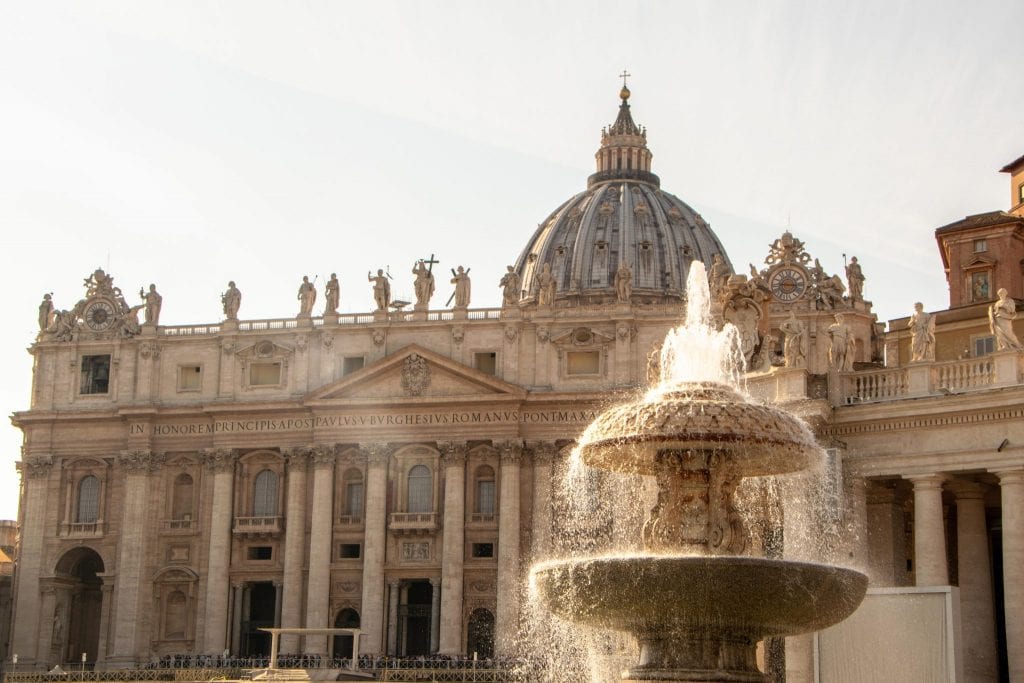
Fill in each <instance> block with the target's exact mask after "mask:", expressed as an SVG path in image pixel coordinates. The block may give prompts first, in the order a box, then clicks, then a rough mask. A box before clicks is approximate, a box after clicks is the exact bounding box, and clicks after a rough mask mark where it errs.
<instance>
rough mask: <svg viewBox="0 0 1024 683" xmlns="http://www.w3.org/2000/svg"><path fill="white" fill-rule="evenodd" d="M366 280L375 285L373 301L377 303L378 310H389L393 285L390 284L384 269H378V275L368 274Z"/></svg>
mask: <svg viewBox="0 0 1024 683" xmlns="http://www.w3.org/2000/svg"><path fill="white" fill-rule="evenodd" d="M366 279H367V280H369V281H370V282H372V283H373V300H374V301H375V302H376V303H377V310H378V311H386V310H388V304H389V303H391V283H390V282H388V276H387V275H385V274H384V269H383V268H378V269H377V274H376V275H371V274H370V273H369V272H367V273H366Z"/></svg>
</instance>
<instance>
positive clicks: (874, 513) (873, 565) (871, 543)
mask: <svg viewBox="0 0 1024 683" xmlns="http://www.w3.org/2000/svg"><path fill="white" fill-rule="evenodd" d="M867 489H868V490H867V525H868V533H867V543H868V549H867V551H868V578H869V579H870V580H871V585H872V586H902V585H904V584H905V583H906V579H907V570H906V566H907V556H906V544H905V543H904V533H905V532H904V529H905V528H906V524H905V519H904V517H905V516H904V513H903V506H902V505H900V502H899V500H897V495H896V490H895V489H894V488H893V487H892V486H891V485H888V484H885V483H883V482H871V483H869V485H868V487H867Z"/></svg>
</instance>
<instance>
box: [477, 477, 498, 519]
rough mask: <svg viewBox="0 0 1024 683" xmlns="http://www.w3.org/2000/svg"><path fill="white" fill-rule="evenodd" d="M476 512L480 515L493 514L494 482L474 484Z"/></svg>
mask: <svg viewBox="0 0 1024 683" xmlns="http://www.w3.org/2000/svg"><path fill="white" fill-rule="evenodd" d="M476 511H477V512H478V513H480V514H481V515H493V514H494V482H493V481H492V480H484V481H478V482H477V483H476Z"/></svg>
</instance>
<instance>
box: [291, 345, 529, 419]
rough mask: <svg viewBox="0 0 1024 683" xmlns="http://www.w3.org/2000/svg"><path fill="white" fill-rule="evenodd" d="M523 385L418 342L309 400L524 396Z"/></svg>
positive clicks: (314, 394)
mask: <svg viewBox="0 0 1024 683" xmlns="http://www.w3.org/2000/svg"><path fill="white" fill-rule="evenodd" d="M524 393H525V392H524V391H523V389H522V388H520V387H518V386H515V385H514V384H509V383H508V382H504V381H502V380H500V379H498V378H497V377H494V376H493V375H488V374H485V373H482V372H480V371H479V370H476V369H475V368H471V367H469V366H467V365H463V364H462V363H458V362H456V361H454V360H452V359H451V358H448V357H446V356H442V355H440V354H438V353H435V352H433V351H429V350H427V349H424V348H422V347H420V346H418V345H416V344H410V345H408V346H405V347H403V348H402V349H399V350H398V351H396V352H395V353H392V354H391V355H389V356H386V357H385V358H382V359H380V360H378V361H376V362H374V363H371V364H370V365H368V366H366V367H364V368H363V369H361V370H358V371H356V372H353V373H351V374H350V375H347V376H345V377H343V378H341V379H340V380H337V381H335V382H333V383H331V384H328V385H326V386H324V387H321V388H319V389H317V390H315V391H313V392H312V393H310V394H309V395H308V396H307V397H306V403H307V404H308V403H315V402H317V401H330V400H340V399H346V400H352V399H357V400H358V399H366V400H374V399H384V398H390V399H401V398H409V399H413V400H415V399H417V398H427V397H445V396H452V397H456V396H480V395H485V396H500V395H503V394H504V395H510V396H521V395H522V394H524Z"/></svg>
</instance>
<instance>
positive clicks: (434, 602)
mask: <svg viewBox="0 0 1024 683" xmlns="http://www.w3.org/2000/svg"><path fill="white" fill-rule="evenodd" d="M440 630H441V580H440V579H431V580H430V652H431V653H435V652H437V646H438V639H439V636H440Z"/></svg>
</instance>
